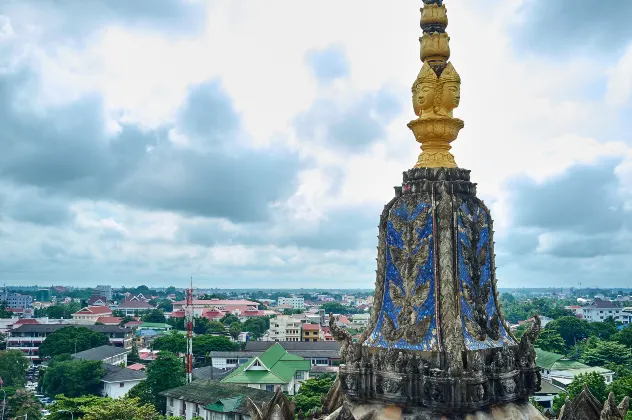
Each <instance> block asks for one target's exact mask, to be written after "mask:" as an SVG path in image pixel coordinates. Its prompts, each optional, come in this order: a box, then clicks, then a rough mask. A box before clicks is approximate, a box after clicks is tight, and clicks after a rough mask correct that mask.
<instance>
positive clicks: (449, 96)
mask: <svg viewBox="0 0 632 420" xmlns="http://www.w3.org/2000/svg"><path fill="white" fill-rule="evenodd" d="M460 102H461V86H460V85H459V84H458V83H457V82H452V81H450V82H446V83H444V85H443V88H442V89H441V98H439V108H441V111H443V112H444V113H446V114H448V115H450V114H451V113H452V110H453V109H454V108H457V107H458V106H459V103H460Z"/></svg>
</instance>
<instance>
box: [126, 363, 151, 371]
mask: <svg viewBox="0 0 632 420" xmlns="http://www.w3.org/2000/svg"><path fill="white" fill-rule="evenodd" d="M145 367H146V366H145V365H144V364H142V363H134V364H131V365H129V366H128V367H127V368H128V369H132V370H144V369H145Z"/></svg>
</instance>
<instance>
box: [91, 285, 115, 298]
mask: <svg viewBox="0 0 632 420" xmlns="http://www.w3.org/2000/svg"><path fill="white" fill-rule="evenodd" d="M92 294H94V295H98V296H103V297H105V299H106V300H107V301H111V300H112V286H107V285H98V286H97V287H95V288H94V290H93V291H92Z"/></svg>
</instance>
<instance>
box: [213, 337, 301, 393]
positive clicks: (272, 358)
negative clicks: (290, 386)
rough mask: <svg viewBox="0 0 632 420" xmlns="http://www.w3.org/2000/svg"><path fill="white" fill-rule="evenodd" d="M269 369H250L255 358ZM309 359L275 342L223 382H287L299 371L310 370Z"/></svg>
mask: <svg viewBox="0 0 632 420" xmlns="http://www.w3.org/2000/svg"><path fill="white" fill-rule="evenodd" d="M257 359H258V360H259V361H260V362H261V364H262V365H263V366H264V367H265V368H266V369H268V370H248V369H247V368H248V367H250V365H252V364H253V363H254V362H255V360H257ZM310 368H311V363H310V361H309V360H305V359H303V358H302V357H300V356H295V355H293V354H290V353H288V352H287V351H286V350H285V349H284V348H283V347H282V346H281V345H280V344H279V343H275V344H274V345H273V346H272V347H270V348H269V349H268V350H266V351H265V352H264V353H263V354H262V355H261V356H259V357H253V358H252V359H250V360H248V362H246V363H245V364H243V365H241V366H239V367H238V368H237V369H236V370H235V371H234V372H232V373H231V374H230V375H228V376H227V377H225V378H224V379H222V382H230V383H242V384H287V383H289V382H290V381H291V380H292V378H293V377H294V375H295V374H296V372H297V371H305V372H308V371H309V370H310Z"/></svg>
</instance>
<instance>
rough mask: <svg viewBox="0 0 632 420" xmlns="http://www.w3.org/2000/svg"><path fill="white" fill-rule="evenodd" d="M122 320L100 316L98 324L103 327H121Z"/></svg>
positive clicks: (115, 317)
mask: <svg viewBox="0 0 632 420" xmlns="http://www.w3.org/2000/svg"><path fill="white" fill-rule="evenodd" d="M122 319H123V318H119V317H117V316H100V317H98V318H97V323H98V324H103V325H119V324H120V323H121V320H122Z"/></svg>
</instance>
